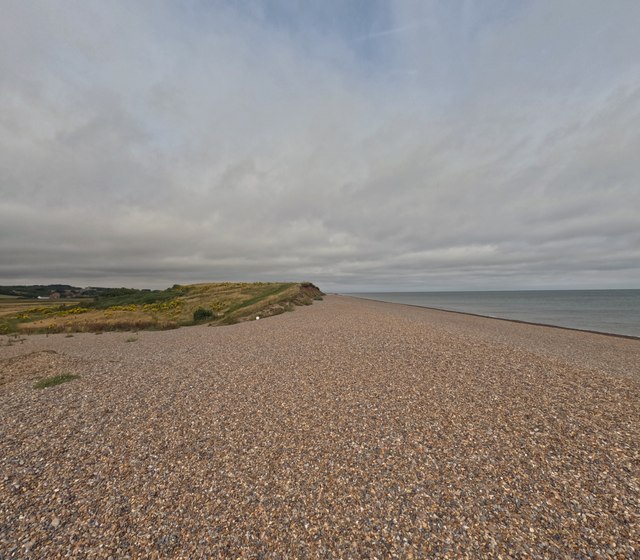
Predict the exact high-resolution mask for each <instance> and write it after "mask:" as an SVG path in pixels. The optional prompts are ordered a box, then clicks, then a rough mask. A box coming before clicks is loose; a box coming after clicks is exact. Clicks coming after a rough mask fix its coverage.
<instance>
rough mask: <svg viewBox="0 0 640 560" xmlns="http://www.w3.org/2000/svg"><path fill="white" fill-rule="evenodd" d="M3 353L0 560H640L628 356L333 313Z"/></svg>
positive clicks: (329, 301) (567, 336)
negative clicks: (57, 380) (59, 380)
mask: <svg viewBox="0 0 640 560" xmlns="http://www.w3.org/2000/svg"><path fill="white" fill-rule="evenodd" d="M6 342H7V338H6V337H3V340H2V344H3V346H2V347H0V376H1V380H0V382H1V383H2V384H1V385H0V558H2V559H5V558H6V559H8V558H20V559H23V558H24V559H27V558H47V559H49V558H51V559H53V558H114V559H116V558H117V559H121V558H207V557H214V558H215V557H233V558H238V557H247V558H390V557H398V558H430V557H437V558H499V557H502V558H621V559H622V558H624V559H626V558H638V557H640V341H638V340H628V339H623V338H617V337H610V336H603V335H597V334H590V333H581V332H577V331H569V330H560V329H554V328H549V327H541V326H533V325H525V324H516V323H510V322H507V321H498V320H492V319H485V318H480V317H471V316H465V315H462V314H455V313H446V312H439V311H434V310H428V309H419V308H414V307H408V306H403V305H396V304H387V303H382V302H372V301H366V300H358V299H355V298H349V297H344V296H328V297H326V298H325V300H324V301H321V302H316V303H314V305H313V306H309V307H303V308H297V309H296V311H295V312H293V313H285V314H283V315H279V316H277V317H273V318H269V319H266V320H260V321H251V322H246V323H241V324H238V325H232V326H228V327H215V328H214V327H207V326H200V327H188V328H182V329H178V330H173V331H164V332H140V333H138V334H136V335H135V336H134V335H132V333H105V334H101V335H95V334H76V335H74V336H73V337H66V336H65V335H64V334H58V335H51V336H48V337H45V336H44V335H34V336H30V337H27V339H26V340H25V341H23V342H18V343H14V344H12V345H11V346H7V345H6ZM56 373H70V374H77V375H79V376H80V378H79V379H76V380H74V381H71V382H68V383H64V384H62V385H58V386H55V387H50V388H46V389H35V388H34V383H35V382H36V381H37V380H38V379H40V378H42V377H45V376H48V375H53V374H56Z"/></svg>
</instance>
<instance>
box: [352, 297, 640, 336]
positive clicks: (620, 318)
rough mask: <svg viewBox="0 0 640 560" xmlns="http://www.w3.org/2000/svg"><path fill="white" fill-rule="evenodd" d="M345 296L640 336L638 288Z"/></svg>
mask: <svg viewBox="0 0 640 560" xmlns="http://www.w3.org/2000/svg"><path fill="white" fill-rule="evenodd" d="M345 295H352V296H357V297H362V298H367V299H374V300H379V301H388V302H392V303H404V304H409V305H417V306H420V307H430V308H435V309H445V310H448V311H460V312H463V313H473V314H475V315H483V316H486V317H497V318H501V319H512V320H517V321H525V322H528V323H539V324H544V325H553V326H558V327H567V328H572V329H579V330H586V331H596V332H603V333H609V334H618V335H625V336H633V337H640V290H535V291H504V292H502V291H491V292H367V293H350V294H345Z"/></svg>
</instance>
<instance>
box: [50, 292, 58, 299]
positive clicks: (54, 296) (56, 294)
mask: <svg viewBox="0 0 640 560" xmlns="http://www.w3.org/2000/svg"><path fill="white" fill-rule="evenodd" d="M49 299H60V292H51V293H50V294H49Z"/></svg>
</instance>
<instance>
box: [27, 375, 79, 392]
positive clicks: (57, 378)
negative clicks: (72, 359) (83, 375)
mask: <svg viewBox="0 0 640 560" xmlns="http://www.w3.org/2000/svg"><path fill="white" fill-rule="evenodd" d="M79 377H80V376H79V375H72V374H70V373H63V374H61V375H53V376H52V377H45V378H44V379H41V380H40V381H38V382H37V383H36V384H35V385H34V388H35V389H44V388H46V387H53V386H55V385H60V384H61V383H66V382H67V381H73V380H74V379H78V378H79Z"/></svg>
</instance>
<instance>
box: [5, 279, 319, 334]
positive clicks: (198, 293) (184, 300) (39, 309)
mask: <svg viewBox="0 0 640 560" xmlns="http://www.w3.org/2000/svg"><path fill="white" fill-rule="evenodd" d="M322 295H323V294H322V292H321V291H320V290H319V289H318V288H317V287H316V286H314V285H313V284H311V283H309V282H303V283H276V282H269V283H267V282H257V283H234V282H222V283H215V284H192V285H187V286H180V285H175V286H173V287H172V288H169V289H167V290H134V289H127V288H118V289H110V290H108V289H107V290H103V291H102V292H100V295H99V296H98V297H96V298H94V299H93V300H87V299H82V300H66V302H65V303H64V304H62V305H61V304H60V302H54V301H42V300H40V301H39V300H35V301H33V300H31V301H30V300H17V299H10V298H7V299H3V300H1V301H0V334H2V333H4V334H9V333H13V332H22V333H33V332H102V331H111V330H138V329H171V328H176V327H180V326H185V325H194V324H198V323H206V324H213V325H218V324H232V323H237V322H238V321H245V320H248V319H254V320H255V317H260V318H264V317H269V316H272V315H277V314H279V313H284V312H285V311H292V310H293V309H294V307H295V306H296V305H310V304H311V303H312V301H313V300H314V299H321V298H322Z"/></svg>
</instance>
